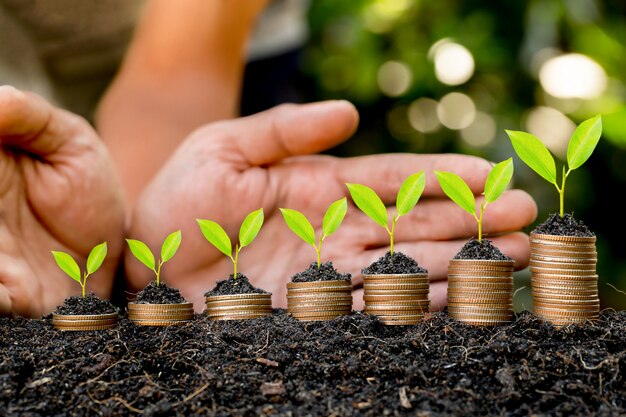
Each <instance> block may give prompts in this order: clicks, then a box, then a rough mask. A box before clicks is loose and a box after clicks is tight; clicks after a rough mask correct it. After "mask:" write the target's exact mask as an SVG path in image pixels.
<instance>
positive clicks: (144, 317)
mask: <svg viewBox="0 0 626 417" xmlns="http://www.w3.org/2000/svg"><path fill="white" fill-rule="evenodd" d="M128 318H129V319H130V320H131V321H132V322H133V323H135V324H137V325H139V326H175V325H181V324H185V323H188V322H189V321H191V320H192V319H193V304H192V303H179V304H144V303H128Z"/></svg>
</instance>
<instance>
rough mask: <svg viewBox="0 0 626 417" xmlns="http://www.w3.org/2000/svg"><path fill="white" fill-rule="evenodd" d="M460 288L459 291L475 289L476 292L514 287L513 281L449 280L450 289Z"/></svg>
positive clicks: (508, 289) (506, 289)
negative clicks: (460, 281) (476, 281)
mask: <svg viewBox="0 0 626 417" xmlns="http://www.w3.org/2000/svg"><path fill="white" fill-rule="evenodd" d="M450 289H453V290H458V291H474V292H482V291H496V290H500V291H511V290H512V289H513V282H508V283H507V282H499V283H495V284H491V283H470V282H462V283H457V282H449V283H448V290H450Z"/></svg>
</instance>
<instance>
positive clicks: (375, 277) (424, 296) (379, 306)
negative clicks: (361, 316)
mask: <svg viewBox="0 0 626 417" xmlns="http://www.w3.org/2000/svg"><path fill="white" fill-rule="evenodd" d="M428 289H429V282H428V273H418V274H371V275H370V274H363V301H365V308H364V310H363V311H364V312H365V313H367V314H371V315H375V316H378V318H379V320H380V321H381V322H383V323H384V324H386V325H391V326H393V325H396V326H403V325H411V324H416V323H417V322H419V321H420V320H422V319H423V318H424V314H426V313H428V309H429V307H430V301H429V300H428Z"/></svg>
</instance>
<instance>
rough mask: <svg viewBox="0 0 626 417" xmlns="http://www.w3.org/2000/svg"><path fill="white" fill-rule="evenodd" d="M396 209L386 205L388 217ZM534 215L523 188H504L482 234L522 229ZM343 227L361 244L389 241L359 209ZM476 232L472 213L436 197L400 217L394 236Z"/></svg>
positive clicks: (435, 237)
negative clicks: (504, 190)
mask: <svg viewBox="0 0 626 417" xmlns="http://www.w3.org/2000/svg"><path fill="white" fill-rule="evenodd" d="M478 200H479V201H480V200H481V199H480V198H479V199H478ZM395 212H396V211H395V208H394V207H391V208H389V209H388V213H389V214H388V216H389V218H391V216H392V215H395ZM536 216H537V205H536V204H535V202H534V200H533V199H532V197H531V196H530V195H528V194H527V193H526V192H524V191H522V190H509V191H506V192H505V193H504V194H503V195H502V197H500V199H499V200H498V201H496V202H495V203H492V204H490V205H489V206H488V207H487V209H486V210H485V215H484V219H483V234H484V235H485V236H486V237H487V238H489V235H490V234H498V233H505V232H513V231H516V230H521V229H523V228H524V227H526V226H528V225H529V224H531V223H532V222H533V221H535V218H536ZM342 229H343V230H344V231H345V230H349V231H350V233H351V236H353V238H354V241H355V242H357V243H359V244H362V245H363V246H364V247H367V246H372V245H386V244H388V243H389V235H388V233H387V231H386V230H385V229H384V228H382V227H380V226H379V225H378V224H376V223H375V222H374V221H373V220H372V219H370V218H369V217H367V216H366V215H365V214H364V213H362V212H361V211H359V210H358V209H354V210H353V212H352V213H350V215H349V217H346V220H345V224H344V225H343V227H342ZM345 233H347V232H345ZM477 233H478V224H477V222H476V219H474V217H472V216H471V215H470V214H469V213H467V212H465V211H463V210H462V209H461V208H459V206H457V205H456V204H455V203H454V202H453V201H451V200H449V199H444V198H437V199H426V200H423V201H420V202H419V203H418V204H417V206H416V207H415V209H413V210H412V211H411V212H410V213H409V214H407V215H405V216H402V217H400V219H399V220H398V222H397V224H396V229H395V240H396V242H408V241H418V240H451V239H461V238H469V237H470V236H476V234H477Z"/></svg>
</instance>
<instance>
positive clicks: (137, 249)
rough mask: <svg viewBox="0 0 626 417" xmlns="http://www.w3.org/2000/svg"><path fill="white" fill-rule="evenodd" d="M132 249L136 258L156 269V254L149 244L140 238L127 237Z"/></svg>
mask: <svg viewBox="0 0 626 417" xmlns="http://www.w3.org/2000/svg"><path fill="white" fill-rule="evenodd" d="M126 242H127V243H128V247H129V248H130V251H131V252H132V253H133V255H135V258H137V259H139V261H140V262H141V263H142V264H144V265H145V266H147V267H148V268H150V269H151V270H153V271H154V255H153V254H152V252H151V251H150V248H148V245H146V244H145V243H143V242H142V241H140V240H135V239H126Z"/></svg>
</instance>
